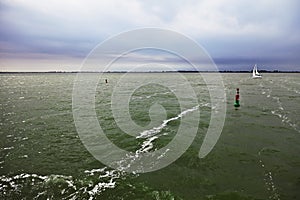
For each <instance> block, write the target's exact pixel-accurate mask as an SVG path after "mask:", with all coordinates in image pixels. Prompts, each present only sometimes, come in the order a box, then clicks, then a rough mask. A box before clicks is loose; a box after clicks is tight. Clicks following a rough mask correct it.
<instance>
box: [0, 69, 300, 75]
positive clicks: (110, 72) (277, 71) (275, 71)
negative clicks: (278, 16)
mask: <svg viewBox="0 0 300 200" xmlns="http://www.w3.org/2000/svg"><path fill="white" fill-rule="evenodd" d="M178 72H179V73H252V70H251V71H227V70H225V71H181V70H179V71H149V72H138V71H137V72H127V71H109V72H95V71H82V72H80V71H70V72H68V71H46V72H9V71H7V72H0V74H76V73H106V74H116V73H178ZM259 72H260V73H300V71H279V70H274V71H268V70H259Z"/></svg>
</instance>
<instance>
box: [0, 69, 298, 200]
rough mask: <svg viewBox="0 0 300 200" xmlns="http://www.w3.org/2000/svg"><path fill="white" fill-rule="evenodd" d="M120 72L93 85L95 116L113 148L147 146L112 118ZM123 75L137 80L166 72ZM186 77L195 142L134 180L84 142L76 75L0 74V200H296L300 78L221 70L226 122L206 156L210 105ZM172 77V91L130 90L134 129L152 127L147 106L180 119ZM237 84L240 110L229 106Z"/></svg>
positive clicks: (161, 136)
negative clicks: (78, 124)
mask: <svg viewBox="0 0 300 200" xmlns="http://www.w3.org/2000/svg"><path fill="white" fill-rule="evenodd" d="M86 76H91V78H92V77H95V76H97V74H87V75H86ZM121 76H122V74H105V77H102V79H100V80H99V83H98V87H97V91H96V94H95V108H96V114H97V117H98V120H99V123H100V125H101V127H102V128H103V130H104V132H105V134H106V135H107V137H108V138H109V139H110V140H111V141H112V142H113V143H115V144H116V145H117V146H118V147H119V148H122V149H126V150H128V151H132V152H135V151H138V150H141V149H142V150H145V149H143V148H144V147H143V142H144V141H145V140H143V139H136V138H135V137H132V136H129V135H126V134H124V133H123V132H122V130H121V129H120V128H119V127H118V126H117V124H116V122H115V120H114V117H113V116H112V111H111V95H112V93H113V89H114V86H115V85H116V84H117V81H118V79H119V78H120V77H121ZM130 76H132V78H131V80H132V81H133V82H134V81H135V80H137V79H146V78H151V79H153V80H155V79H159V80H162V79H164V78H170V77H172V76H173V75H172V74H167V73H164V74H158V73H149V74H145V73H144V74H131V75H130ZM184 76H185V77H186V79H187V80H188V81H189V82H188V84H190V85H191V86H192V87H193V89H194V91H195V93H196V95H197V97H198V106H199V110H200V116H201V117H200V122H199V125H198V132H197V136H196V137H195V139H194V141H193V143H192V145H191V146H190V147H189V148H188V150H187V151H186V152H185V153H184V154H183V155H182V156H181V157H180V158H179V159H178V160H176V161H175V162H173V163H172V164H170V165H169V166H167V167H165V168H163V169H160V170H158V171H154V172H149V173H144V174H136V173H126V172H122V171H118V170H115V169H111V168H109V167H106V166H105V165H104V164H102V163H101V162H100V161H98V160H96V159H95V158H94V157H93V156H92V155H91V154H90V153H89V152H88V151H87V150H86V148H85V146H84V145H83V144H82V142H81V140H80V137H79V135H78V133H77V131H76V128H75V123H74V119H73V114H72V92H73V82H74V80H75V77H76V74H1V75H0V86H1V89H0V105H1V106H0V110H1V112H0V116H1V117H0V127H1V129H0V199H228V200H231V199H300V191H299V188H300V156H299V153H300V121H299V119H300V113H299V110H300V100H299V96H300V89H299V88H300V76H299V74H264V77H263V79H260V80H254V79H251V78H249V74H222V77H223V81H224V85H225V91H226V94H227V99H226V105H227V113H226V120H225V125H224V127H223V131H222V134H221V137H220V138H219V140H218V142H217V144H216V145H215V147H214V149H213V150H212V151H211V152H210V153H209V154H208V156H206V157H205V158H203V159H200V158H199V157H198V152H199V148H200V146H201V144H202V142H203V138H204V136H205V134H206V131H207V128H208V125H209V122H210V116H211V114H210V113H211V111H212V110H213V109H214V108H212V107H211V105H210V99H209V92H208V89H207V87H206V85H205V82H204V81H203V80H202V78H201V77H200V76H199V74H184ZM210 76H213V74H210ZM103 78H107V79H108V81H109V82H108V84H105V82H104V79H103ZM173 80H174V88H166V87H163V86H160V85H158V84H157V85H155V84H153V85H145V86H142V87H140V88H138V89H137V90H136V91H135V92H134V93H133V94H132V97H131V99H130V109H129V113H130V116H131V118H132V120H133V121H134V122H135V123H136V124H137V125H139V126H147V125H148V124H149V123H150V117H149V115H148V112H149V108H150V107H151V105H152V104H153V103H159V104H160V105H162V106H163V107H164V108H165V110H166V117H167V119H171V118H174V117H175V118H176V116H178V115H179V114H180V112H181V110H180V105H179V103H178V99H177V98H176V96H175V95H174V94H173V92H174V90H173V89H176V84H187V83H178V82H177V81H176V79H173ZM237 87H239V88H240V97H241V98H240V103H241V107H240V108H239V109H238V110H235V108H234V107H233V103H234V95H235V88H237ZM186 101H187V102H188V101H189V97H187V98H186ZM193 106H197V105H192V104H191V107H193ZM191 113H192V112H191ZM187 115H189V113H188V114H187ZM124 120H127V119H124ZM180 120H181V118H178V119H175V120H172V121H170V122H169V123H167V125H166V126H165V127H163V128H162V129H161V130H160V131H159V133H157V139H155V140H153V141H151V145H153V146H152V148H151V149H150V150H149V151H151V150H155V149H159V148H162V147H164V146H165V145H167V144H168V143H169V142H170V141H172V138H173V137H174V135H175V134H176V132H177V130H178V126H179V124H180Z"/></svg>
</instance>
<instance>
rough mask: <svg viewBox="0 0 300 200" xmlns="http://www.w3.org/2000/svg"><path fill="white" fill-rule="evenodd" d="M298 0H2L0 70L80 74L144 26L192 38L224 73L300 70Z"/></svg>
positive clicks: (299, 4)
mask: <svg viewBox="0 0 300 200" xmlns="http://www.w3.org/2000/svg"><path fill="white" fill-rule="evenodd" d="M298 2H299V1H297V0H260V1H253V0H251V1H250V0H198V1H197V0H185V1H183V0H182V1H180V0H173V1H172V0H167V1H163V0H151V1H146V0H144V1H142V0H140V1H138V0H127V1H124V0H101V1H92V0H85V1H83V0H82V1H76V0H65V1H58V0H51V1H50V0H48V1H43V0H41V1H36V0H26V1H25V0H0V71H53V70H63V71H65V70H66V71H72V70H78V69H79V67H80V65H81V62H82V61H83V59H84V58H85V57H86V56H87V54H88V53H89V52H90V51H91V50H92V49H93V48H94V47H95V46H96V45H97V44H99V43H101V42H103V41H104V40H105V39H107V38H109V37H111V36H113V35H116V34H118V33H120V32H124V31H128V30H131V29H137V28H143V27H157V28H165V29H169V30H174V31H177V32H179V33H182V34H184V35H186V36H188V37H190V38H192V39H194V40H195V41H196V42H197V43H199V44H200V45H202V46H203V47H204V48H205V49H206V51H207V52H208V53H209V54H210V56H211V57H212V58H213V60H214V61H215V63H216V64H217V65H218V67H219V68H220V69H221V70H225V69H227V70H250V69H251V68H252V66H253V65H254V64H255V63H257V64H258V66H260V68H261V69H270V70H272V69H279V70H300V56H299V55H300V54H299V52H300V12H299V7H300V3H298ZM174 45H177V43H176V41H174ZM134 55H138V54H137V53H136V52H135V54H133V55H132V56H133V60H134ZM151 55H153V59H154V60H155V54H151ZM143 56H145V55H143ZM148 57H149V56H148ZM167 57H168V56H167ZM139 58H140V57H139Z"/></svg>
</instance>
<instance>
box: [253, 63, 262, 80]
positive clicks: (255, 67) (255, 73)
mask: <svg viewBox="0 0 300 200" xmlns="http://www.w3.org/2000/svg"><path fill="white" fill-rule="evenodd" d="M252 78H261V75H260V74H259V73H258V71H257V65H256V64H255V65H254V67H253V70H252Z"/></svg>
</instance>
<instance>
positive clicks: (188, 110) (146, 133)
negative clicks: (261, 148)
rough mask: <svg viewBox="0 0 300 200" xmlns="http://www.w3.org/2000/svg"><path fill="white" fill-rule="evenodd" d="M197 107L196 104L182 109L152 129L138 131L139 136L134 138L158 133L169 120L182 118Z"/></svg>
mask: <svg viewBox="0 0 300 200" xmlns="http://www.w3.org/2000/svg"><path fill="white" fill-rule="evenodd" d="M198 108H199V105H197V106H194V107H193V108H190V109H187V110H184V111H182V112H181V113H180V114H178V115H177V116H176V117H172V118H170V119H166V120H164V121H163V123H162V124H161V125H159V126H157V127H154V128H152V129H149V130H145V131H143V132H141V133H140V135H139V136H137V137H136V138H147V137H150V136H152V135H154V134H157V133H159V132H160V131H161V130H162V129H163V128H164V127H166V126H167V124H168V123H169V122H171V121H174V120H177V119H179V118H182V117H183V116H185V115H186V114H188V113H189V112H193V111H195V110H197V109H198Z"/></svg>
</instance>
